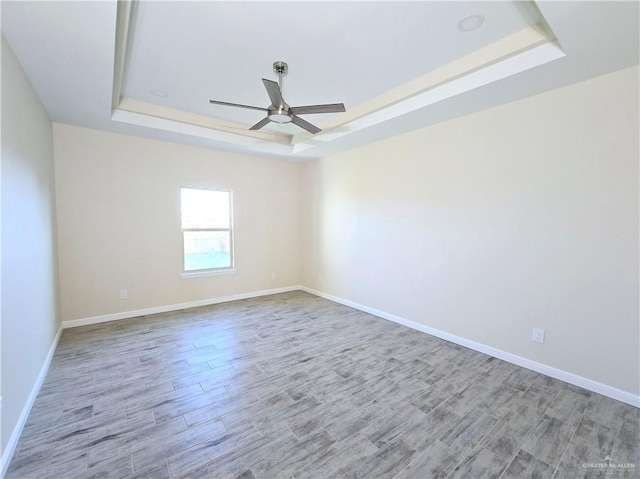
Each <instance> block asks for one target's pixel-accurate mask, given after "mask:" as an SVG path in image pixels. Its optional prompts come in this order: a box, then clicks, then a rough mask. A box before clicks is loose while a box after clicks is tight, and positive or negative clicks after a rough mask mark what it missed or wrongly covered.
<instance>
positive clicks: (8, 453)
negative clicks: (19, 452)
mask: <svg viewBox="0 0 640 479" xmlns="http://www.w3.org/2000/svg"><path fill="white" fill-rule="evenodd" d="M60 336H62V325H60V327H59V328H58V331H57V332H56V336H55V338H53V342H52V343H51V347H50V348H49V352H48V353H47V357H46V358H45V359H44V362H43V363H42V367H41V368H40V373H39V374H38V377H37V378H36V381H35V383H34V384H33V387H32V388H31V393H30V394H29V397H28V398H27V402H26V403H25V405H24V407H23V408H22V413H21V414H20V417H19V418H18V422H17V423H16V426H15V427H14V428H13V432H12V433H11V436H10V437H9V441H8V442H7V447H6V448H5V450H4V451H3V453H2V459H1V460H0V478H3V477H4V475H5V474H6V473H7V468H8V467H9V463H10V462H11V458H12V457H13V454H14V452H15V451H16V447H17V445H18V441H19V440H20V435H21V434H22V430H23V429H24V425H25V424H26V423H27V418H28V417H29V413H30V412H31V408H32V407H33V404H34V403H35V402H36V398H37V397H38V393H39V392H40V388H41V387H42V383H43V382H44V378H45V377H46V376H47V371H48V370H49V365H50V364H51V360H52V359H53V355H54V354H55V352H56V348H57V347H58V342H59V341H60Z"/></svg>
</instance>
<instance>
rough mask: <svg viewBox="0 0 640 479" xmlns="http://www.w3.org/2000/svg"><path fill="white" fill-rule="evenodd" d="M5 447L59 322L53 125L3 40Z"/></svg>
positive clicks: (3, 348)
mask: <svg viewBox="0 0 640 479" xmlns="http://www.w3.org/2000/svg"><path fill="white" fill-rule="evenodd" d="M2 119H3V121H2V169H1V173H2V313H1V314H2V341H1V347H2V354H1V357H2V381H1V384H2V396H3V398H2V431H1V435H2V441H1V443H2V452H3V454H4V453H5V448H6V446H7V442H8V441H9V438H10V436H11V434H12V433H13V431H14V429H15V428H16V425H17V424H18V419H19V417H20V415H21V413H22V411H23V408H24V407H25V404H26V403H27V399H28V397H29V395H30V394H31V390H32V389H33V387H34V385H35V383H36V380H37V378H38V375H39V374H40V370H41V368H42V366H43V364H44V362H45V359H46V357H47V353H48V352H49V349H50V348H51V345H52V343H53V340H54V338H55V336H56V332H57V331H58V327H59V319H58V313H57V309H58V299H57V298H58V286H57V275H58V273H57V266H56V246H55V229H56V228H55V202H54V201H55V198H54V180H53V176H54V174H53V144H52V133H51V122H50V121H49V117H48V116H47V113H46V112H45V110H44V108H43V106H42V104H41V103H40V100H39V99H38V97H37V96H36V94H35V92H34V91H33V89H32V87H31V84H30V83H29V80H28V79H27V77H26V75H25V73H24V71H23V70H22V68H21V66H20V64H19V63H18V60H17V59H16V57H15V56H14V54H13V52H12V51H11V49H10V48H9V46H8V44H7V42H6V41H5V39H4V37H2Z"/></svg>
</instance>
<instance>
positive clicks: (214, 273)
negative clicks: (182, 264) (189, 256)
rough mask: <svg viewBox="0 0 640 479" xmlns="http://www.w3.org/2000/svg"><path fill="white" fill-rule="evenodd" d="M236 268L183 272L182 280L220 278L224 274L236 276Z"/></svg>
mask: <svg viewBox="0 0 640 479" xmlns="http://www.w3.org/2000/svg"><path fill="white" fill-rule="evenodd" d="M235 272H236V270H235V268H217V269H196V270H193V271H183V272H182V273H181V274H180V276H181V277H182V279H189V278H198V277H200V276H218V275H222V274H234V273H235Z"/></svg>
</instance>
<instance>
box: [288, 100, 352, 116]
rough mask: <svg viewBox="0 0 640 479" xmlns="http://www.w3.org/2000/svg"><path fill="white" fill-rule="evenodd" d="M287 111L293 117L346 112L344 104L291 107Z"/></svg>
mask: <svg viewBox="0 0 640 479" xmlns="http://www.w3.org/2000/svg"><path fill="white" fill-rule="evenodd" d="M289 111H290V112H291V113H293V114H294V115H309V114H312V113H342V112H345V111H347V110H346V109H345V108H344V103H330V104H327V105H308V106H292V107H291V108H289Z"/></svg>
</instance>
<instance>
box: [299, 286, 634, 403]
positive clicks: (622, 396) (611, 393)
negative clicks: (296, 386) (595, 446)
mask: <svg viewBox="0 0 640 479" xmlns="http://www.w3.org/2000/svg"><path fill="white" fill-rule="evenodd" d="M300 289H301V290H302V291H306V292H307V293H311V294H314V295H316V296H320V297H321V298H325V299H328V300H330V301H334V302H336V303H340V304H344V305H345V306H349V307H351V308H354V309H358V310H360V311H364V312H365V313H369V314H373V315H374V316H378V317H380V318H383V319H388V320H389V321H393V322H394V323H398V324H402V325H403V326H407V327H409V328H411V329H415V330H417V331H421V332H423V333H427V334H430V335H431V336H435V337H437V338H440V339H444V340H446V341H450V342H452V343H455V344H459V345H460V346H464V347H465V348H469V349H473V350H474V351H478V352H480V353H484V354H488V355H489V356H493V357H495V358H498V359H502V360H503V361H507V362H509V363H512V364H515V365H517V366H522V367H523V368H526V369H530V370H532V371H535V372H537V373H540V374H544V375H545V376H551V377H552V378H555V379H559V380H560V381H564V382H566V383H569V384H573V385H574V386H579V387H581V388H584V389H587V390H588V391H593V392H595V393H598V394H602V395H603V396H607V397H610V398H612V399H615V400H617V401H621V402H623V403H626V404H630V405H631V406H635V407H638V408H640V396H636V395H635V394H632V393H630V392H627V391H623V390H621V389H617V388H614V387H613V386H608V385H607V384H603V383H600V382H598V381H594V380H592V379H588V378H585V377H582V376H578V375H577V374H573V373H570V372H568V371H564V370H562V369H557V368H554V367H552V366H547V365H546V364H542V363H539V362H536V361H532V360H531V359H527V358H523V357H522V356H517V355H515V354H512V353H509V352H506V351H502V350H501V349H496V348H493V347H491V346H487V345H485V344H482V343H477V342H475V341H471V340H469V339H465V338H463V337H460V336H456V335H454V334H450V333H447V332H445V331H441V330H439V329H435V328H431V327H429V326H425V325H424V324H420V323H417V322H415V321H411V320H409V319H405V318H401V317H400V316H396V315H394V314H390V313H386V312H384V311H380V310H378V309H375V308H370V307H368V306H364V305H362V304H359V303H356V302H354V301H349V300H347V299H343V298H339V297H337V296H333V295H331V294H327V293H324V292H322V291H317V290H315V289H312V288H307V287H306V286H300Z"/></svg>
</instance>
